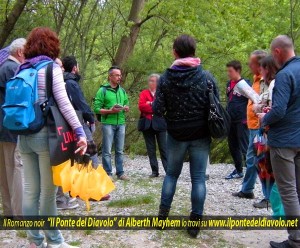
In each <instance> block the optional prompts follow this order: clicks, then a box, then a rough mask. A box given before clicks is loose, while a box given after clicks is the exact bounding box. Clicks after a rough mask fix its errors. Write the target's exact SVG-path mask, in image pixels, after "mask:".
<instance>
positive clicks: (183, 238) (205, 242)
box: [0, 156, 287, 248]
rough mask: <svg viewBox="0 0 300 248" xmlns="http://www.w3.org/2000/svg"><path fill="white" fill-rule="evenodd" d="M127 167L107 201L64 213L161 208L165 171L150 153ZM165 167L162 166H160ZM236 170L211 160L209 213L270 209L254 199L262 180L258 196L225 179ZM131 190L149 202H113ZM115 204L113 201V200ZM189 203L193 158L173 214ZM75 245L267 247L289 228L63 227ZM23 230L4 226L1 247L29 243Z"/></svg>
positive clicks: (114, 212)
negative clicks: (154, 174) (193, 232)
mask: <svg viewBox="0 0 300 248" xmlns="http://www.w3.org/2000/svg"><path fill="white" fill-rule="evenodd" d="M124 167H125V171H126V173H127V174H128V175H129V176H130V178H131V180H130V181H129V182H122V181H116V182H115V183H116V190H115V191H114V192H112V194H111V200H110V201H108V202H100V203H99V202H92V203H91V211H90V212H89V213H87V212H86V209H85V204H84V203H83V202H81V201H80V207H79V208H78V209H76V210H72V211H64V212H61V213H60V214H64V215H77V214H78V215H82V214H89V215H134V214H135V215H155V214H157V210H158V205H159V198H160V191H161V184H162V180H163V177H162V176H161V177H159V178H155V179H149V178H148V175H149V174H150V166H149V163H148V159H147V158H146V157H141V156H137V157H134V158H133V159H131V158H129V157H126V160H125V166H124ZM161 168H162V167H161ZM231 170H232V166H231V165H225V164H218V165H210V166H209V168H208V174H209V175H210V179H209V181H208V182H207V198H206V203H205V214H206V215H262V216H266V215H271V210H266V209H264V210H257V209H254V207H253V206H252V204H253V203H254V202H255V201H258V200H259V199H261V197H262V194H261V190H260V185H259V183H258V182H257V183H256V190H255V195H256V199H255V200H244V199H237V198H234V197H232V196H231V193H232V192H234V191H237V190H239V189H240V186H241V182H242V181H241V180H231V181H226V180H224V176H225V175H226V174H227V173H229V172H230V171H231ZM132 196H145V197H147V199H149V202H147V203H146V204H143V205H133V206H130V207H124V208H120V207H116V206H112V205H113V203H114V202H115V201H117V200H122V199H123V200H124V199H130V198H132ZM109 204H110V205H109ZM189 209H190V178H189V168H188V164H187V163H186V164H185V165H184V168H183V171H182V175H181V176H180V179H179V181H178V186H177V191H176V195H175V197H174V202H173V208H172V210H171V215H188V214H189ZM62 232H63V235H64V237H65V239H66V242H69V243H71V244H73V245H78V246H79V247H84V248H96V247H99V248H100V247H106V248H109V247H112V248H118V247H124V248H127V247H128V248H129V247H147V248H156V247H157V248H159V247H200V248H202V247H203V248H211V247H216V248H219V247H224V248H225V247H228V248H229V247H230V248H231V247H232V248H242V247H244V248H245V247H249V248H267V247H269V245H268V243H269V241H270V240H273V239H274V240H277V241H281V240H284V239H285V238H286V237H287V234H286V232H285V231H211V230H204V231H202V232H201V235H200V236H199V238H198V239H190V238H189V237H188V236H187V234H186V232H185V231H164V232H162V231H156V230H155V231H151V230H149V231H128V230H126V231H121V230H120V231H62ZM25 237H26V234H25V232H24V231H1V232H0V247H7V248H10V247H12V248H21V247H22V248H23V247H26V245H27V241H26V238H25Z"/></svg>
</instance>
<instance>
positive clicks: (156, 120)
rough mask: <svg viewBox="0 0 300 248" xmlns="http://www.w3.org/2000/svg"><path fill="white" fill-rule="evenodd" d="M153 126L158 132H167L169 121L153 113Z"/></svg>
mask: <svg viewBox="0 0 300 248" xmlns="http://www.w3.org/2000/svg"><path fill="white" fill-rule="evenodd" d="M152 128H153V130H155V131H157V132H165V131H166V130H167V122H166V120H165V118H164V117H160V116H156V115H153V118H152Z"/></svg>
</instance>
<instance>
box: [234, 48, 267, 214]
mask: <svg viewBox="0 0 300 248" xmlns="http://www.w3.org/2000/svg"><path fill="white" fill-rule="evenodd" d="M266 56H267V53H266V52H265V51H262V50H256V51H254V52H252V53H251V55H250V59H249V68H250V70H251V72H252V73H253V75H254V76H253V85H252V88H253V89H254V91H255V92H256V93H258V94H259V95H260V94H261V93H262V92H263V85H264V84H263V81H262V76H261V74H260V60H261V59H262V58H264V57H266ZM247 125H248V128H249V146H248V151H247V156H246V166H247V170H246V174H245V177H244V180H243V185H242V189H241V191H239V192H236V193H233V194H232V195H233V196H236V197H240V198H247V199H253V198H254V194H253V189H254V185H255V182H256V178H257V169H256V165H255V153H254V145H253V140H254V138H255V136H256V135H257V134H258V132H259V128H260V122H259V118H258V117H257V115H256V113H255V112H254V111H253V102H252V101H251V100H249V102H248V106H247ZM263 193H264V195H265V199H263V200H262V201H261V202H258V203H255V204H254V207H257V208H265V207H267V205H268V199H269V197H268V196H267V195H266V194H265V193H266V191H265V189H264V188H263Z"/></svg>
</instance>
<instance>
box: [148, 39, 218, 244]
mask: <svg viewBox="0 0 300 248" xmlns="http://www.w3.org/2000/svg"><path fill="white" fill-rule="evenodd" d="M195 51H196V41H195V40H194V38H192V37H191V36H188V35H181V36H179V37H178V38H177V39H176V40H175V41H174V44H173V53H174V57H175V61H174V63H173V64H172V66H171V68H169V69H167V70H166V72H165V73H164V74H163V75H162V76H161V79H160V82H159V84H158V87H157V91H156V99H155V101H154V103H153V110H154V114H156V115H158V116H164V117H165V118H166V120H167V131H168V137H167V147H168V158H167V160H168V165H167V173H166V177H165V179H164V183H163V187H162V195H161V203H160V208H159V219H161V220H164V219H166V218H167V217H168V214H169V211H170V208H171V204H172V201H173V196H174V194H175V191H176V184H177V180H178V177H179V176H180V173H181V170H182V166H183V161H184V157H185V154H186V153H187V152H188V154H189V160H190V174H191V181H192V193H191V202H192V208H191V213H190V220H192V221H199V220H200V219H201V218H202V215H203V206H204V201H205V196H206V185H205V172H206V166H207V160H208V154H209V151H210V143H211V137H210V133H209V128H208V113H209V109H210V106H209V99H208V94H207V82H208V80H209V81H210V82H212V84H213V88H214V93H215V95H216V96H217V97H219V94H218V91H217V89H216V84H215V79H214V78H213V77H212V75H211V74H210V73H208V72H207V71H204V70H203V68H202V66H201V64H200V62H201V61H200V59H199V58H196V57H195ZM183 215H184V214H183ZM199 230H200V229H199V228H197V227H193V228H188V233H189V234H190V236H191V237H194V238H195V237H197V235H198V233H199Z"/></svg>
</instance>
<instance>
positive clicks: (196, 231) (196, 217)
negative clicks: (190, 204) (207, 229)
mask: <svg viewBox="0 0 300 248" xmlns="http://www.w3.org/2000/svg"><path fill="white" fill-rule="evenodd" d="M201 220H202V216H201V215H199V214H194V213H192V212H191V215H190V221H198V222H199V223H200V221H201ZM187 232H188V234H189V235H190V236H191V237H192V238H197V236H198V234H199V232H200V224H199V226H196V227H188V228H187Z"/></svg>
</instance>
